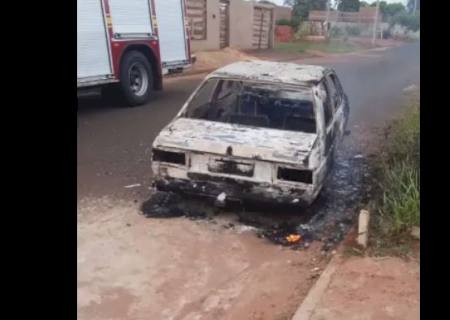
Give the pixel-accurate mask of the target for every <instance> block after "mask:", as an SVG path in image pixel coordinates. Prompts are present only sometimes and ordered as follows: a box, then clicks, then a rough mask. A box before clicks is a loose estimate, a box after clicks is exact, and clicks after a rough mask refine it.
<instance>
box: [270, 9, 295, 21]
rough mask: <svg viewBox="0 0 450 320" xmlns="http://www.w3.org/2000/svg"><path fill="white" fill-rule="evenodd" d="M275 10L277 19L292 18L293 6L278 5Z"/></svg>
mask: <svg viewBox="0 0 450 320" xmlns="http://www.w3.org/2000/svg"><path fill="white" fill-rule="evenodd" d="M273 12H274V14H275V21H277V20H280V19H287V20H291V19H292V8H291V7H282V6H276V7H274V8H273Z"/></svg>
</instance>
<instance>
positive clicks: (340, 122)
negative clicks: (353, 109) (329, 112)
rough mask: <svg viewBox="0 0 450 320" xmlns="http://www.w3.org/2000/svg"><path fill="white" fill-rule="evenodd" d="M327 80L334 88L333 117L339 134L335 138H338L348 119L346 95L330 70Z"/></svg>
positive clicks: (340, 137)
mask: <svg viewBox="0 0 450 320" xmlns="http://www.w3.org/2000/svg"><path fill="white" fill-rule="evenodd" d="M327 80H328V82H329V83H330V86H331V87H332V88H333V90H334V92H335V93H334V109H335V115H334V116H335V118H336V126H337V127H338V128H339V131H338V132H339V135H338V136H337V138H338V139H339V140H340V139H342V136H343V135H344V132H345V128H346V125H347V121H348V116H349V105H348V99H347V96H346V95H345V93H344V90H343V89H342V85H341V83H340V81H339V79H338V77H337V75H336V74H335V73H334V72H331V73H329V74H328V75H327Z"/></svg>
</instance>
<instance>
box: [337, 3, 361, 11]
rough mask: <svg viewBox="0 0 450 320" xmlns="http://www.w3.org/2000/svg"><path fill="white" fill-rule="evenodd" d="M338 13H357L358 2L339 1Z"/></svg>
mask: <svg viewBox="0 0 450 320" xmlns="http://www.w3.org/2000/svg"><path fill="white" fill-rule="evenodd" d="M338 10H339V11H347V12H357V11H359V0H339V2H338Z"/></svg>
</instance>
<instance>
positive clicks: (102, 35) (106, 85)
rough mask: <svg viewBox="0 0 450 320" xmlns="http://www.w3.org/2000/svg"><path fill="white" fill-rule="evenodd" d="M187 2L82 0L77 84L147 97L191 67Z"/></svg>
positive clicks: (135, 99)
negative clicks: (166, 79) (169, 76)
mask: <svg viewBox="0 0 450 320" xmlns="http://www.w3.org/2000/svg"><path fill="white" fill-rule="evenodd" d="M185 12H186V5H185V1H184V0H77V88H78V94H79V96H80V95H82V94H83V93H86V92H90V91H100V90H109V91H112V92H113V93H117V92H118V93H120V95H121V97H122V98H123V99H124V101H125V102H126V103H127V105H129V106H137V105H141V104H143V103H145V102H147V101H148V99H149V98H150V97H151V96H152V92H154V91H155V90H161V89H162V87H163V83H162V82H163V80H162V78H163V75H164V74H166V73H172V72H180V71H183V70H184V69H186V68H188V67H189V66H190V65H191V57H190V44H189V32H188V29H187V24H186V19H185Z"/></svg>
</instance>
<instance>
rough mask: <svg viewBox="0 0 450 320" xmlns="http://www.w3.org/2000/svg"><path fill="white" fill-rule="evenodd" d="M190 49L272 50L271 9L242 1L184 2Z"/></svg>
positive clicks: (265, 5) (273, 14) (211, 0)
mask: <svg viewBox="0 0 450 320" xmlns="http://www.w3.org/2000/svg"><path fill="white" fill-rule="evenodd" d="M186 9H187V10H186V11H187V15H186V19H187V22H188V24H189V26H190V34H191V49H192V51H193V52H195V51H201V50H219V49H221V48H225V47H229V46H231V47H235V48H239V49H265V48H271V47H272V46H273V42H274V26H275V13H274V6H273V5H270V4H263V3H258V2H256V1H245V0H186Z"/></svg>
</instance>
